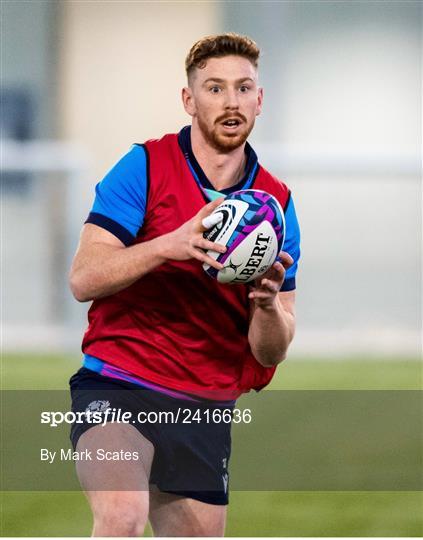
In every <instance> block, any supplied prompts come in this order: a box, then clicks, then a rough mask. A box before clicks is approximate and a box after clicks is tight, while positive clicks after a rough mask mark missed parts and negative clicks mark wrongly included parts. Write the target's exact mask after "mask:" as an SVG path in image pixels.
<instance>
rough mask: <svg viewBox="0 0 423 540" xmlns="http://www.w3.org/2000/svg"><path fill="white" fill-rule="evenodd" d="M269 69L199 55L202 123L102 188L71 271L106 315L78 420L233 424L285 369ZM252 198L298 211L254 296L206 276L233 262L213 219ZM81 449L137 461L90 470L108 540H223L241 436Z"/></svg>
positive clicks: (90, 336) (85, 376)
mask: <svg viewBox="0 0 423 540" xmlns="http://www.w3.org/2000/svg"><path fill="white" fill-rule="evenodd" d="M258 59H259V49H258V47H257V45H256V44H255V43H254V41H252V40H251V39H249V38H248V37H245V36H240V35H237V34H233V33H230V34H223V35H217V36H211V37H210V36H209V37H206V38H203V39H201V40H200V41H198V42H197V43H195V44H194V45H193V47H192V48H191V50H190V51H189V54H188V56H187V58H186V73H187V77H188V83H187V86H186V87H185V88H183V90H182V102H183V106H184V108H185V111H186V112H187V113H188V114H189V115H190V116H191V119H192V123H191V125H190V126H186V127H184V128H182V129H181V131H180V132H179V133H177V134H167V135H165V136H164V137H162V138H161V139H159V140H149V141H147V142H145V143H144V144H134V145H133V146H132V147H131V149H130V150H129V152H128V153H127V154H126V155H124V156H123V157H122V159H121V160H120V161H119V162H118V163H117V164H116V165H115V166H114V167H113V168H112V169H111V171H110V172H109V173H108V174H107V175H106V176H105V178H104V179H103V180H102V181H101V182H100V183H99V184H98V185H97V187H96V195H95V200H94V204H93V207H92V211H91V213H90V214H89V216H88V219H87V220H86V223H85V224H84V226H83V229H82V233H81V238H80V243H79V246H78V250H77V253H76V255H75V258H74V261H73V264H72V268H71V272H70V286H71V289H72V292H73V294H74V296H75V298H76V299H77V300H78V301H80V302H87V301H92V305H91V307H90V309H89V314H88V318H89V325H88V329H87V331H86V333H85V336H84V339H83V344H82V349H83V352H84V363H83V367H82V368H81V369H80V370H79V371H78V372H77V373H76V374H75V375H74V376H73V377H72V378H71V381H70V386H71V394H72V407H73V410H75V411H85V410H86V411H104V410H107V409H109V408H113V409H120V408H122V409H125V410H126V411H132V412H133V413H134V418H136V414H137V413H138V412H139V411H143V412H144V414H146V413H147V412H150V413H151V412H156V413H157V411H175V410H176V409H177V408H180V407H183V410H185V411H187V410H188V411H192V414H195V412H196V411H201V412H204V411H205V410H206V408H210V407H212V408H213V409H216V408H221V409H223V408H229V409H230V410H232V409H233V407H234V404H235V400H236V399H237V397H239V395H241V394H242V393H244V392H248V391H249V390H251V389H255V390H257V391H258V390H260V389H261V388H263V387H264V386H266V385H267V384H268V383H269V381H270V380H271V379H272V376H273V374H274V372H275V369H276V366H277V364H279V363H280V362H281V361H282V360H283V359H284V358H285V357H286V354H287V350H288V346H289V344H290V342H291V340H292V338H293V335H294V328H295V312H294V299H295V274H296V269H297V262H298V258H299V228H298V223H297V219H296V214H295V209H294V204H293V199H292V196H291V193H290V190H289V189H288V187H287V186H286V185H285V184H284V183H283V182H281V181H280V180H278V179H277V178H275V177H274V176H272V175H271V174H270V173H269V172H268V171H267V170H266V169H264V167H262V166H261V165H260V164H259V163H258V160H257V156H256V154H255V152H254V150H253V148H252V147H251V146H250V145H249V144H248V142H247V138H248V136H249V134H250V132H251V130H252V129H253V126H254V123H255V119H256V116H257V115H259V114H260V112H261V109H262V102H263V90H262V88H260V87H259V84H258V71H257V70H258ZM247 188H252V189H261V190H264V191H267V192H269V193H271V194H272V195H274V196H275V197H276V198H277V199H278V200H279V202H280V203H281V205H282V207H283V208H284V211H285V218H286V227H287V232H286V241H285V247H284V252H282V253H281V254H280V262H276V263H275V264H274V265H273V266H272V268H271V269H269V271H268V272H267V273H266V274H265V276H264V277H262V278H261V279H259V280H257V281H256V282H255V283H254V286H249V285H247V284H245V285H244V284H240V285H222V284H219V283H218V282H217V281H216V280H214V279H211V278H210V277H209V276H207V275H206V273H205V272H204V271H203V269H202V263H204V262H207V263H208V264H209V265H211V266H212V267H214V268H218V269H219V268H221V266H220V265H219V263H217V262H216V261H215V260H213V259H212V258H210V257H209V256H208V255H207V254H206V250H208V249H213V250H215V251H218V252H224V251H225V248H224V246H221V245H218V244H215V243H212V242H210V241H208V240H206V239H204V238H203V232H204V231H205V230H206V229H205V227H204V226H203V220H204V218H206V217H207V216H209V215H210V214H211V213H212V211H213V210H214V208H216V207H217V205H218V204H219V203H220V202H221V201H222V197H223V196H225V195H227V194H229V193H231V192H233V191H236V190H239V189H247ZM71 440H72V444H73V447H74V449H76V450H77V451H78V452H81V455H87V452H93V453H94V454H95V450H98V449H101V452H102V454H101V455H103V456H104V455H113V456H114V455H119V456H122V455H125V456H129V458H128V459H126V458H125V459H118V460H105V459H101V460H100V459H97V460H91V461H88V460H82V459H81V460H80V461H78V462H77V472H78V476H79V479H80V482H81V485H82V487H83V489H84V490H85V492H86V494H87V497H88V500H89V503H90V506H91V509H92V512H93V518H94V528H93V535H94V536H137V535H142V533H143V531H144V528H145V525H146V523H147V521H148V520H149V521H150V523H151V525H152V529H153V532H154V534H155V535H156V536H223V534H224V530H225V517H226V508H227V504H228V470H227V468H228V462H229V457H230V423H225V422H207V421H203V422H192V423H181V422H179V423H173V422H170V423H163V424H160V425H158V423H157V422H141V421H134V422H131V423H126V424H125V423H120V422H109V423H106V424H105V426H100V425H93V424H92V423H89V422H85V423H82V424H75V425H74V426H73V427H72V431H71ZM82 453H83V454H82Z"/></svg>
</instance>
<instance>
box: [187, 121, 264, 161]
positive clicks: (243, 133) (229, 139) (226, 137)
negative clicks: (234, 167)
mask: <svg viewBox="0 0 423 540" xmlns="http://www.w3.org/2000/svg"><path fill="white" fill-rule="evenodd" d="M226 116H228V115H226ZM232 116H233V115H232ZM242 119H243V123H242V124H241V128H240V129H239V131H238V133H234V134H231V133H219V131H218V129H219V126H220V122H221V121H222V119H220V120H218V121H216V122H215V123H214V125H213V127H212V128H210V127H209V126H208V125H207V123H206V122H205V121H204V120H203V118H202V117H201V116H200V115H198V116H197V122H198V127H199V128H200V131H201V133H202V135H203V137H204V138H205V140H206V141H207V142H208V143H209V144H210V146H212V147H213V148H214V149H215V150H217V151H218V152H221V153H222V154H227V153H228V152H231V151H232V150H235V149H236V148H239V147H240V146H242V145H243V144H244V143H245V141H246V140H247V139H248V136H249V135H250V133H251V131H252V129H253V127H254V123H255V118H254V119H253V120H252V122H251V123H250V124H248V123H247V121H246V118H245V117H243V118H242Z"/></svg>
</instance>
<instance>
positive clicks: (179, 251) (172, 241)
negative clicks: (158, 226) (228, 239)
mask: <svg viewBox="0 0 423 540" xmlns="http://www.w3.org/2000/svg"><path fill="white" fill-rule="evenodd" d="M223 200H224V197H220V198H219V199H216V200H214V201H212V202H210V203H208V204H206V205H205V206H203V208H202V209H201V210H200V211H199V212H198V213H197V214H196V215H195V216H194V217H193V218H191V219H190V220H189V221H186V222H185V223H184V224H183V225H181V226H180V227H179V228H178V229H175V230H174V231H172V232H171V233H168V234H166V235H164V236H163V237H162V238H163V242H164V244H163V246H164V256H165V258H166V259H168V260H173V261H186V260H188V259H197V260H198V261H201V262H202V263H207V264H209V265H210V266H212V267H213V268H216V269H217V270H221V269H222V268H223V264H220V263H218V262H217V261H215V260H214V259H213V258H212V257H210V256H209V255H207V254H206V253H205V252H206V251H207V250H209V249H211V250H213V251H217V252H218V253H225V251H226V247H225V246H223V245H222V244H216V243H215V242H210V241H209V240H206V239H205V238H203V233H204V231H207V230H208V229H209V228H211V226H213V224H211V226H209V227H205V226H204V224H203V223H202V222H203V220H204V218H207V217H208V216H209V215H210V214H211V213H212V212H213V211H214V210H215V208H217V207H218V206H219V204H221V203H222V202H223ZM206 224H207V222H206Z"/></svg>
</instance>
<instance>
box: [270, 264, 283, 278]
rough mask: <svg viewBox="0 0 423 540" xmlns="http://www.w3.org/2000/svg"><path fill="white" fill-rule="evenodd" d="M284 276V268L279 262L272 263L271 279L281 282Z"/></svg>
mask: <svg viewBox="0 0 423 540" xmlns="http://www.w3.org/2000/svg"><path fill="white" fill-rule="evenodd" d="M284 276H285V267H284V266H283V264H282V263H281V262H279V261H276V262H275V263H273V265H272V275H271V277H272V278H273V277H274V278H275V279H277V280H281V279H283V278H284Z"/></svg>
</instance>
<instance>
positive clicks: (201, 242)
mask: <svg viewBox="0 0 423 540" xmlns="http://www.w3.org/2000/svg"><path fill="white" fill-rule="evenodd" d="M193 246H194V247H196V248H200V249H204V250H205V251H208V250H209V249H210V250H212V251H217V253H225V251H226V247H225V246H224V245H222V244H217V243H215V242H210V240H206V239H205V238H203V237H202V236H201V237H200V238H198V239H195V240H194V242H193Z"/></svg>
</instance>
